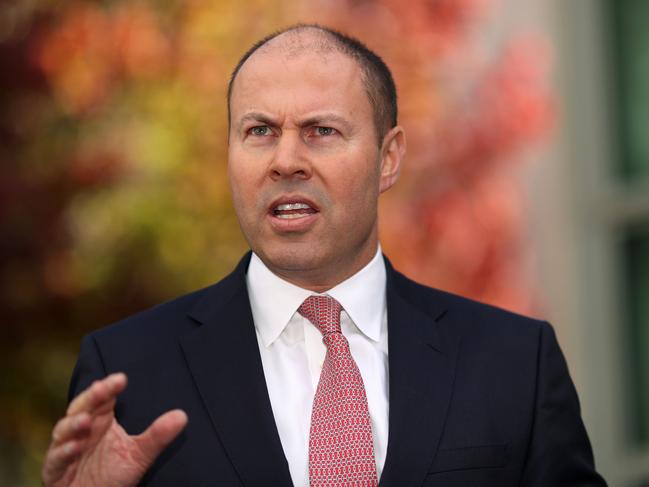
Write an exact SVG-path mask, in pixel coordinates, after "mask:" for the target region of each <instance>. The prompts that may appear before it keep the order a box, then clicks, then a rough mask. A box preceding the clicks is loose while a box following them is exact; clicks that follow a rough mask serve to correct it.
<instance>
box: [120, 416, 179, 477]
mask: <svg viewBox="0 0 649 487" xmlns="http://www.w3.org/2000/svg"><path fill="white" fill-rule="evenodd" d="M186 425H187V414H185V412H184V411H182V410H180V409H174V410H173V411H167V412H166V413H164V414H163V415H162V416H160V417H158V419H156V420H155V421H154V422H153V423H151V426H149V427H148V428H147V429H146V431H144V432H143V433H142V434H140V435H138V436H135V437H134V438H133V439H134V441H135V443H136V444H137V446H138V447H139V450H140V453H141V455H142V457H141V461H142V463H143V464H145V465H147V466H149V465H151V464H152V463H153V462H154V460H155V459H156V457H157V456H158V455H159V454H160V453H161V452H162V450H164V449H165V448H166V446H167V445H169V443H171V442H172V441H173V440H174V438H176V436H178V434H179V433H180V432H181V431H182V430H183V429H184V428H185V426H186Z"/></svg>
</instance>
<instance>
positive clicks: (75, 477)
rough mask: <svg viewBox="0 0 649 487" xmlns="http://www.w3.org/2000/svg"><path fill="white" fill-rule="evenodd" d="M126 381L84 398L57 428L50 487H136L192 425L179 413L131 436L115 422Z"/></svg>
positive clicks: (99, 386) (116, 379)
mask: <svg viewBox="0 0 649 487" xmlns="http://www.w3.org/2000/svg"><path fill="white" fill-rule="evenodd" d="M126 383H127V379H126V375H124V374H122V373H118V374H112V375H109V376H108V377H106V378H104V379H103V380H99V381H96V382H94V383H93V384H92V385H91V386H90V387H88V389H86V390H85V391H83V392H82V393H81V394H79V395H78V396H77V397H76V398H75V399H74V400H73V401H72V402H71V403H70V406H69V407H68V410H67V413H66V415H65V417H64V418H62V419H61V420H60V421H59V422H58V423H57V424H56V426H55V427H54V430H53V431H52V442H51V443H50V446H49V448H48V450H47V453H46V456H45V462H44V464H43V470H42V480H43V485H45V487H68V486H84V487H87V486H101V487H111V486H116V487H117V486H119V487H126V486H131V485H136V484H137V483H138V482H139V481H140V479H141V478H142V477H143V476H144V474H145V473H146V471H147V469H148V468H149V467H150V466H151V464H152V463H153V462H154V460H155V459H156V457H157V456H158V455H159V454H160V452H162V450H163V449H164V448H165V447H166V446H167V445H168V444H169V443H171V441H173V439H174V438H175V437H176V436H178V434H179V433H180V432H181V431H182V430H183V428H184V427H185V425H186V424H187V415H186V414H185V413H184V412H183V411H181V410H179V409H176V410H173V411H168V412H166V413H165V414H163V415H162V416H160V417H158V418H157V419H156V420H155V421H154V422H153V423H152V424H151V425H150V426H149V427H148V428H147V430H146V431H144V433H142V434H140V435H137V436H130V435H128V434H127V433H126V431H124V429H123V428H122V427H121V426H120V425H119V424H118V423H117V421H116V420H115V413H114V408H115V400H116V397H117V396H118V395H119V394H120V393H121V392H122V391H123V390H124V389H125V388H126Z"/></svg>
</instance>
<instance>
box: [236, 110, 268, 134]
mask: <svg viewBox="0 0 649 487" xmlns="http://www.w3.org/2000/svg"><path fill="white" fill-rule="evenodd" d="M249 120H254V121H255V122H261V123H264V124H266V125H270V126H276V125H277V120H273V118H272V117H270V116H268V115H266V114H265V113H261V112H249V113H246V114H245V115H244V116H243V117H241V120H239V123H238V124H237V129H238V130H241V127H242V126H243V124H244V123H246V122H248V121H249Z"/></svg>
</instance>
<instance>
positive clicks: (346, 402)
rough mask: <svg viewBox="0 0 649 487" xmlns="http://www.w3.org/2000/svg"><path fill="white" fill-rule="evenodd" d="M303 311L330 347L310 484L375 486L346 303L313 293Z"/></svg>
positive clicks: (314, 426) (318, 400) (314, 424)
mask: <svg viewBox="0 0 649 487" xmlns="http://www.w3.org/2000/svg"><path fill="white" fill-rule="evenodd" d="M298 311H299V313H300V314H301V315H302V316H304V317H305V318H307V319H308V320H309V321H310V322H311V323H313V324H314V325H316V326H317V327H318V329H319V330H320V332H321V333H322V336H323V338H322V341H323V342H324V344H325V346H326V347H327V355H326V356H325V360H324V364H323V366H322V372H321V374H320V382H318V389H317V391H316V393H315V398H314V400H313V410H312V412H311V432H310V436H309V482H310V484H311V487H343V486H358V487H360V486H363V487H365V486H368V487H374V486H376V485H378V481H377V477H376V463H375V461H374V445H373V444H372V423H371V422H370V413H369V411H368V409H367V397H366V396H365V386H364V385H363V378H362V377H361V374H360V372H359V370H358V366H357V365H356V362H355V361H354V358H353V357H352V355H351V353H350V351H349V343H348V342H347V339H346V338H345V336H344V335H343V334H342V331H341V330H340V312H341V311H342V306H340V303H339V302H338V301H336V300H335V299H333V298H330V297H329V296H310V297H308V298H307V299H306V300H305V301H304V303H302V305H301V306H300V308H299V309H298Z"/></svg>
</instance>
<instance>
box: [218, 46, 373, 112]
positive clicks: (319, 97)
mask: <svg viewBox="0 0 649 487" xmlns="http://www.w3.org/2000/svg"><path fill="white" fill-rule="evenodd" d="M281 37H282V36H280V37H279V38H276V39H273V40H272V41H270V42H269V44H267V45H265V46H263V47H262V48H260V49H259V50H258V51H256V52H255V53H254V54H253V55H252V56H250V58H249V59H248V60H247V61H246V62H245V63H244V64H243V66H242V67H241V70H240V71H239V73H238V74H237V77H236V79H235V81H234V84H233V90H232V99H231V110H232V115H233V118H236V117H237V116H238V115H239V116H240V115H242V113H245V112H246V111H248V110H268V111H272V112H276V111H285V112H304V111H310V110H317V109H321V108H327V109H340V110H344V111H346V112H349V113H356V112H359V111H360V112H367V111H368V110H370V111H371V106H370V103H369V98H368V97H367V94H366V92H365V88H364V84H363V77H362V70H361V68H360V66H359V64H358V63H357V62H356V61H355V60H354V59H352V58H351V57H350V56H348V55H346V54H343V53H341V52H340V51H339V50H338V49H336V48H335V47H333V46H331V44H330V41H329V43H326V41H323V40H322V39H321V38H308V37H307V38H303V37H304V36H300V37H298V38H297V39H290V38H289V39H281ZM274 41H277V42H274Z"/></svg>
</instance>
